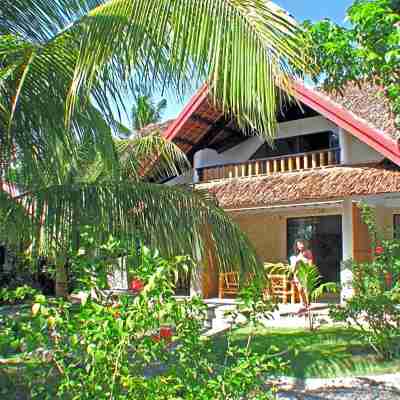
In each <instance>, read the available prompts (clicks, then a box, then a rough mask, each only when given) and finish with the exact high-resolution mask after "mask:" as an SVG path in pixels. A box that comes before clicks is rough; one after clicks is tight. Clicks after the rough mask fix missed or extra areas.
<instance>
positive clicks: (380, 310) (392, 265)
mask: <svg viewBox="0 0 400 400" xmlns="http://www.w3.org/2000/svg"><path fill="white" fill-rule="evenodd" d="M361 209H362V216H363V220H364V222H365V223H366V224H367V226H368V228H369V232H370V238H371V241H372V243H371V246H372V248H371V254H372V255H373V257H372V260H371V261H370V262H366V263H362V264H358V263H355V262H353V263H352V265H351V267H352V270H353V277H354V279H353V289H354V294H353V296H352V297H351V298H350V299H348V300H347V301H346V304H345V305H344V307H339V308H336V307H334V308H332V309H331V316H332V317H333V318H334V319H335V320H336V321H341V322H347V323H349V325H351V326H352V327H354V326H357V327H358V328H359V332H360V338H361V339H362V340H363V341H364V342H365V343H366V344H368V345H370V346H371V347H372V348H373V349H374V350H375V352H376V353H377V354H378V355H379V356H380V357H382V358H385V359H390V358H393V357H397V356H400V240H397V239H390V240H388V239H385V236H384V235H383V234H382V232H380V231H379V230H378V229H377V225H376V221H375V214H374V211H373V210H372V209H371V208H369V207H367V206H364V205H363V206H361Z"/></svg>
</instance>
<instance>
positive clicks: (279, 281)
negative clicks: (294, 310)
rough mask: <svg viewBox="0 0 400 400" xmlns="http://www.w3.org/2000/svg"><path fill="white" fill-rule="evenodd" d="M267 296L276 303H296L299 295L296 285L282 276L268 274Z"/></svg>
mask: <svg viewBox="0 0 400 400" xmlns="http://www.w3.org/2000/svg"><path fill="white" fill-rule="evenodd" d="M268 278H269V289H268V293H267V294H268V295H269V296H271V297H273V298H275V299H276V300H277V301H278V302H280V303H283V304H287V303H292V304H294V303H296V302H298V301H299V294H298V290H297V288H296V285H294V284H293V282H292V281H291V280H290V279H288V277H287V276H286V275H284V274H270V275H268Z"/></svg>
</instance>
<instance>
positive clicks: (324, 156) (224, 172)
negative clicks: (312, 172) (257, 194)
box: [197, 148, 340, 182]
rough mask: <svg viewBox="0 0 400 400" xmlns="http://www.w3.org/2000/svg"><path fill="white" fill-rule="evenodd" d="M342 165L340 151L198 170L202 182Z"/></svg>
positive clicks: (251, 161) (333, 150)
mask: <svg viewBox="0 0 400 400" xmlns="http://www.w3.org/2000/svg"><path fill="white" fill-rule="evenodd" d="M339 163H340V149H339V148H333V149H328V150H318V151H312V152H307V153H299V154H290V155H287V156H281V157H273V158H264V159H259V160H249V161H245V162H241V163H233V164H224V165H214V166H209V167H205V168H199V169H198V170H197V172H198V176H199V181H200V182H210V181H215V180H221V179H233V178H246V177H254V176H265V175H271V174H275V173H278V172H279V173H284V172H296V171H304V170H309V169H313V168H323V167H327V166H330V165H337V164H339Z"/></svg>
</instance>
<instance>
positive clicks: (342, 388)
mask: <svg viewBox="0 0 400 400" xmlns="http://www.w3.org/2000/svg"><path fill="white" fill-rule="evenodd" d="M278 386H279V394H278V399H280V400H399V399H400V373H398V374H388V375H380V376H369V377H359V378H338V379H308V380H306V381H294V380H293V379H286V380H282V381H281V382H279V384H278Z"/></svg>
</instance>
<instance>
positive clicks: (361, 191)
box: [197, 164, 400, 210]
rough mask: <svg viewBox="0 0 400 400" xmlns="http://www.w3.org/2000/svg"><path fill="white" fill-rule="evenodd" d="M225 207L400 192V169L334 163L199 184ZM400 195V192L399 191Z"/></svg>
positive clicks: (260, 205)
mask: <svg viewBox="0 0 400 400" xmlns="http://www.w3.org/2000/svg"><path fill="white" fill-rule="evenodd" d="M197 187H198V188H201V189H207V190H208V191H209V192H210V193H211V194H212V195H213V196H215V198H216V199H217V201H218V203H219V205H220V206H221V207H223V208H224V209H226V210H229V209H231V210H232V209H237V208H248V207H264V206H271V205H285V204H290V203H297V202H302V201H322V200H323V201H325V200H336V199H344V198H346V197H350V196H364V195H377V194H384V193H399V192H400V170H399V169H398V168H396V167H395V168H392V167H387V166H384V165H371V164H370V165H362V166H335V167H325V168H321V169H313V170H308V171H303V172H293V173H288V172H286V173H276V174H273V175H269V176H264V177H252V178H239V179H234V180H224V181H219V182H210V183H205V184H200V185H197ZM399 195H400V193H399Z"/></svg>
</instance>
